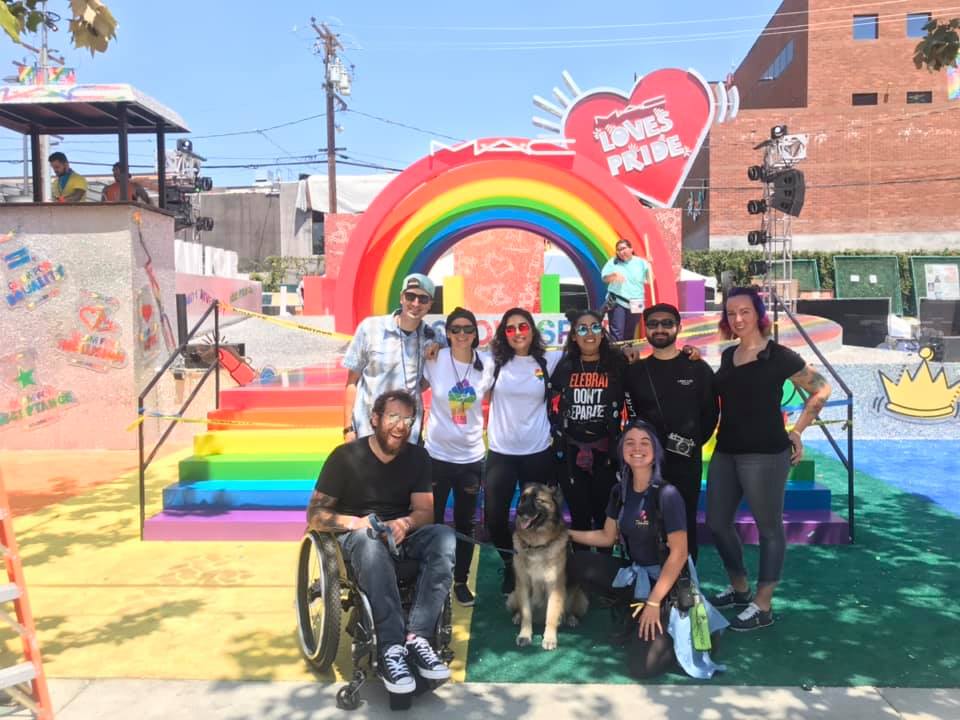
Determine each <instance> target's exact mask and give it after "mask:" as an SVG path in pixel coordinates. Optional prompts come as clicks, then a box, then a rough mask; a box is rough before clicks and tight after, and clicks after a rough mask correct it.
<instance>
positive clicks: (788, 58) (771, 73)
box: [760, 40, 793, 80]
mask: <svg viewBox="0 0 960 720" xmlns="http://www.w3.org/2000/svg"><path fill="white" fill-rule="evenodd" d="M792 62H793V40H791V41H790V42H788V43H787V44H786V45H784V46H783V50H781V51H780V53H779V54H778V55H777V57H776V58H774V60H773V63H771V65H770V67H768V68H767V71H766V72H765V73H764V74H763V75H761V76H760V79H761V80H776V79H777V78H778V77H780V76H781V75H783V71H784V70H786V69H787V68H788V67H790V63H792Z"/></svg>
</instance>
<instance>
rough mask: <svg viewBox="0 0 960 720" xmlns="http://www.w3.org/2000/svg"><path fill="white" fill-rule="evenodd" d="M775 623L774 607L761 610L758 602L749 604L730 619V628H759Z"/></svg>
mask: <svg viewBox="0 0 960 720" xmlns="http://www.w3.org/2000/svg"><path fill="white" fill-rule="evenodd" d="M770 625H773V608H770V609H769V610H761V609H760V608H759V607H757V604H756V603H750V604H749V605H747V609H746V610H744V611H743V612H742V613H740V614H739V615H737V616H736V617H735V618H734V619H733V620H731V621H730V629H731V630H736V631H737V632H746V631H747V630H758V629H759V628H764V627H769V626H770Z"/></svg>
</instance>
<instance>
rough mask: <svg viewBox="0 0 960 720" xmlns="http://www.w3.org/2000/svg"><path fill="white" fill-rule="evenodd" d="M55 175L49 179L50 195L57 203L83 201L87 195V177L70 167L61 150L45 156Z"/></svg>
mask: <svg viewBox="0 0 960 720" xmlns="http://www.w3.org/2000/svg"><path fill="white" fill-rule="evenodd" d="M47 161H48V162H49V163H50V168H51V169H52V170H53V174H54V175H55V176H56V177H54V178H52V179H51V180H50V197H51V199H52V200H53V202H57V203H78V202H83V201H84V200H85V199H86V197H87V179H86V178H85V177H83V175H81V174H80V173H78V172H74V170H73V168H71V167H70V162H69V161H68V160H67V156H66V155H64V154H63V153H62V152H55V153H51V154H50V157H48V158H47Z"/></svg>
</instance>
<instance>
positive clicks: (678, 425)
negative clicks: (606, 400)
mask: <svg viewBox="0 0 960 720" xmlns="http://www.w3.org/2000/svg"><path fill="white" fill-rule="evenodd" d="M643 324H644V328H645V331H646V335H647V341H648V342H649V343H650V346H651V347H652V348H653V354H652V355H650V356H648V357H646V358H644V359H643V360H641V361H640V362H637V363H634V364H633V365H630V366H629V368H628V369H627V377H626V389H627V395H628V396H629V398H630V404H631V406H632V411H633V413H634V414H635V415H636V416H637V417H640V418H643V419H644V420H646V421H647V422H649V423H651V424H652V425H653V426H654V427H655V428H656V429H657V433H658V434H659V436H660V442H661V444H662V445H663V449H664V450H665V452H664V464H663V477H664V479H665V480H666V481H667V482H669V483H670V484H672V485H674V486H676V488H677V489H678V490H679V491H680V494H681V495H682V496H683V500H684V504H685V505H686V509H687V546H688V548H689V551H690V556H691V557H692V558H693V559H694V560H696V559H697V501H698V500H699V498H700V482H701V476H702V474H703V459H702V453H701V449H702V447H703V445H704V443H706V442H707V441H708V440H709V439H710V436H711V435H713V431H714V428H715V427H716V425H717V419H718V417H719V404H718V402H717V397H716V393H715V392H714V388H713V370H712V369H711V368H710V366H709V365H708V364H707V363H705V362H704V361H703V360H699V359H698V360H691V359H690V356H689V355H688V354H687V353H685V352H682V351H681V350H680V349H678V348H677V335H678V334H679V332H680V312H679V311H678V310H677V308H675V307H674V306H673V305H670V304H668V303H658V304H656V305H652V306H650V307H648V308H646V309H645V310H644V311H643Z"/></svg>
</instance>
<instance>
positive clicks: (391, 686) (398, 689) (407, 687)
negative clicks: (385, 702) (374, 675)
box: [380, 675, 417, 695]
mask: <svg viewBox="0 0 960 720" xmlns="http://www.w3.org/2000/svg"><path fill="white" fill-rule="evenodd" d="M380 680H381V681H382V682H383V686H384V687H385V688H386V689H387V690H388V691H389V692H392V693H396V694H397V695H409V694H410V693H414V692H416V690H417V681H416V680H415V679H414V678H412V677H411V678H410V682H409V683H404V684H403V685H398V684H397V683H392V682H390V681H389V680H387V679H386V678H385V677H384V676H383V675H381V676H380Z"/></svg>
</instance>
